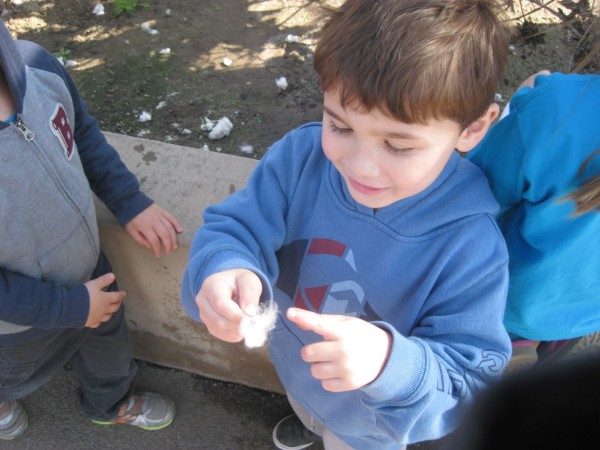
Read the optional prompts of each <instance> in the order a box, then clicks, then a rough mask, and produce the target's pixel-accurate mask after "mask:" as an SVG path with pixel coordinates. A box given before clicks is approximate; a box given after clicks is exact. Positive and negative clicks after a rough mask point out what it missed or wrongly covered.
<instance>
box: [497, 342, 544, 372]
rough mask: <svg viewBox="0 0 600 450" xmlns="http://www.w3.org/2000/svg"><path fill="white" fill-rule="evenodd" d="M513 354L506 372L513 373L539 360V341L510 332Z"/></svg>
mask: <svg viewBox="0 0 600 450" xmlns="http://www.w3.org/2000/svg"><path fill="white" fill-rule="evenodd" d="M510 340H511V342H512V356H511V358H510V361H509V362H508V365H507V366H506V369H505V370H504V373H505V374H507V373H512V372H515V371H518V370H522V369H525V368H527V367H531V366H533V365H535V364H536V363H537V361H538V354H537V348H538V345H539V343H540V342H539V341H532V340H529V339H525V338H522V337H520V336H516V335H514V334H512V333H510Z"/></svg>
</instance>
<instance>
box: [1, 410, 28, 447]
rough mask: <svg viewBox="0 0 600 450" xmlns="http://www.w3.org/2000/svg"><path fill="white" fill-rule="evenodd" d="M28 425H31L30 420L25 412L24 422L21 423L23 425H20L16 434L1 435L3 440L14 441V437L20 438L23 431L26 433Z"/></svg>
mask: <svg viewBox="0 0 600 450" xmlns="http://www.w3.org/2000/svg"><path fill="white" fill-rule="evenodd" d="M28 426H29V420H28V419H27V414H24V415H23V422H22V423H21V426H20V427H19V429H18V432H17V433H16V434H15V435H14V436H2V435H0V439H1V440H3V441H12V440H13V439H16V438H18V437H19V436H21V435H22V434H23V433H25V430H27V427H28Z"/></svg>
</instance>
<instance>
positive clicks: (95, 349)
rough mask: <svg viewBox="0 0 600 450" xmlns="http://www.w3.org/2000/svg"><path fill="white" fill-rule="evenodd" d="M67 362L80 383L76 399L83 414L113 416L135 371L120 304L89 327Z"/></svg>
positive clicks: (126, 391)
mask: <svg viewBox="0 0 600 450" xmlns="http://www.w3.org/2000/svg"><path fill="white" fill-rule="evenodd" d="M70 365H71V366H72V368H73V372H74V373H75V375H76V376H77V378H78V379H79V382H80V384H81V387H80V388H79V398H80V401H81V405H82V409H83V411H84V413H85V414H86V415H87V416H88V417H90V418H94V419H112V418H114V417H115V416H116V415H117V410H118V408H119V403H120V402H121V400H123V399H124V398H125V397H126V396H127V395H128V394H129V390H130V388H131V383H132V381H133V377H134V376H135V374H136V372H137V366H136V364H135V361H134V359H133V356H132V350H131V337H130V335H129V330H128V329H127V325H126V323H125V320H124V308H123V307H121V309H119V311H117V312H116V313H115V314H114V315H113V317H112V318H111V319H110V320H109V321H108V322H105V323H103V324H102V325H100V326H99V327H98V328H95V329H93V330H91V332H90V333H89V335H88V336H87V338H86V339H85V340H84V341H83V342H82V343H81V345H80V347H79V349H78V350H77V352H76V353H75V354H74V355H73V357H72V358H71V360H70Z"/></svg>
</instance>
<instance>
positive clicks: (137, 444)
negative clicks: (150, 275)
mask: <svg viewBox="0 0 600 450" xmlns="http://www.w3.org/2000/svg"><path fill="white" fill-rule="evenodd" d="M134 383H135V384H134V389H136V390H151V391H156V392H160V393H163V394H166V395H168V396H170V397H171V398H172V399H173V400H174V401H175V403H176V405H177V415H176V417H175V420H174V422H173V424H172V425H171V426H170V427H168V428H165V429H163V430H159V431H145V430H140V429H137V428H135V427H130V426H111V427H103V426H98V425H94V424H93V423H91V422H90V421H88V420H86V419H85V417H84V416H83V415H82V413H81V412H80V410H79V407H78V403H77V396H76V386H77V385H76V382H75V379H74V377H73V376H72V374H71V373H69V372H67V371H63V372H62V373H60V374H59V375H58V376H56V377H55V378H54V379H53V380H52V381H51V382H50V383H48V384H47V385H45V386H44V387H42V388H41V389H39V390H38V391H36V392H34V393H33V394H31V395H29V396H27V397H25V398H24V399H22V404H23V406H24V407H25V409H26V410H27V415H28V417H29V428H28V430H27V431H26V433H25V434H24V435H23V436H21V437H20V438H18V439H16V440H14V441H11V442H0V448H6V449H44V450H45V449H68V450H71V449H73V450H78V449H145V450H150V449H211V450H212V449H228V450H255V449H256V450H263V449H264V450H271V449H274V448H275V447H274V446H273V445H272V443H271V431H272V429H273V426H274V425H275V424H276V423H277V421H278V420H279V419H281V418H282V417H284V416H285V415H286V414H289V413H290V412H291V409H290V407H289V405H288V403H287V400H286V398H285V397H284V396H282V395H279V394H274V393H271V392H266V391H262V390H258V389H252V388H248V387H245V386H242V385H239V384H234V383H226V382H221V381H217V380H212V379H208V378H204V377H200V376H197V375H194V374H191V373H188V372H183V371H179V370H175V369H168V368H165V367H161V366H157V365H153V364H148V363H144V362H140V370H139V373H138V375H137V377H136V379H135V382H134ZM438 448H439V445H437V444H436V443H426V444H419V445H415V446H411V450H437V449H438ZM311 450H322V447H321V446H313V447H312V448H311ZM359 450H362V449H359Z"/></svg>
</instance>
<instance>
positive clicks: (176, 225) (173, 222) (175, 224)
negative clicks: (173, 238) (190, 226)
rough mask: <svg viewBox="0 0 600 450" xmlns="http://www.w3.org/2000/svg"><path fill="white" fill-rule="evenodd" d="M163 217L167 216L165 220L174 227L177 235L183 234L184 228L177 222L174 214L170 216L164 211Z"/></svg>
mask: <svg viewBox="0 0 600 450" xmlns="http://www.w3.org/2000/svg"><path fill="white" fill-rule="evenodd" d="M162 213H163V216H165V218H166V219H167V220H168V221H169V222H170V223H171V225H173V228H175V231H176V232H177V233H181V232H182V231H183V227H182V226H181V224H180V223H179V221H178V220H177V218H176V217H175V216H173V215H172V214H169V213H168V212H167V211H165V210H163V212H162Z"/></svg>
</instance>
